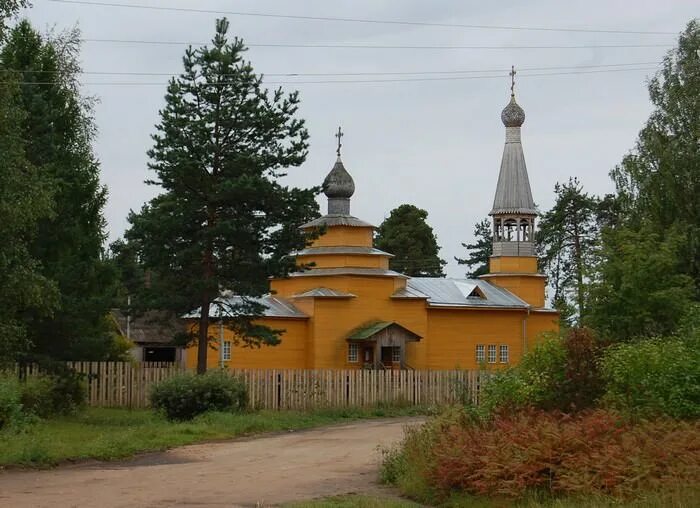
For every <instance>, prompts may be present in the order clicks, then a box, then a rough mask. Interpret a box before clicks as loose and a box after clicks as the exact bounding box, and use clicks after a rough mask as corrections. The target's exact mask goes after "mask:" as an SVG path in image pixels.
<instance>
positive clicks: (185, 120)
mask: <svg viewBox="0 0 700 508" xmlns="http://www.w3.org/2000/svg"><path fill="white" fill-rule="evenodd" d="M228 27H229V23H228V21H227V20H226V19H221V20H217V22H216V35H215V36H214V39H213V41H212V46H211V47H208V46H204V47H201V48H199V49H192V48H189V49H188V50H187V51H186V52H185V56H184V58H183V63H184V72H183V73H182V74H181V75H180V76H179V77H177V78H173V79H171V80H170V83H169V85H168V89H167V94H166V97H165V99H166V105H165V107H164V108H163V110H162V111H161V112H160V116H161V120H160V123H159V124H158V125H157V126H156V129H157V132H156V134H155V135H153V141H154V146H153V148H152V149H151V150H150V151H149V156H150V158H151V162H150V164H149V166H150V168H151V169H152V170H153V171H154V172H155V174H156V179H154V180H153V181H151V182H150V183H152V184H154V185H158V186H160V187H161V188H162V190H163V193H162V194H160V195H159V196H157V197H156V198H154V199H153V200H151V201H150V203H148V204H147V205H145V206H144V207H143V209H142V210H141V212H140V213H138V214H132V215H131V216H130V217H129V221H130V223H131V227H130V230H129V231H128V232H127V235H126V236H127V240H128V241H129V243H132V242H133V244H134V245H135V246H137V247H138V249H139V253H138V256H139V259H140V261H141V262H142V263H143V267H144V269H145V270H147V271H148V272H149V274H150V282H149V284H148V286H149V287H148V288H145V289H143V291H142V293H141V294H140V295H138V298H139V299H140V301H141V302H142V303H145V302H147V304H148V305H149V306H150V307H151V308H158V309H167V310H170V311H172V312H174V313H176V314H181V313H183V312H189V311H193V310H195V309H199V323H198V331H197V332H196V333H197V336H196V341H197V347H198V356H197V370H198V372H200V373H201V372H204V371H205V370H206V360H207V348H208V344H209V341H210V337H209V336H208V330H209V323H210V306H212V304H214V305H219V306H225V308H224V309H223V310H224V311H226V312H229V313H232V314H233V315H235V316H236V318H235V319H231V320H227V326H229V327H230V328H231V329H232V330H233V331H234V332H236V336H237V337H238V338H239V339H238V340H239V342H242V343H243V345H247V346H260V345H276V344H278V343H279V342H280V333H281V330H273V329H270V328H268V327H265V326H261V325H258V324H256V323H255V318H256V317H259V316H260V315H261V314H262V312H263V308H262V306H261V305H260V304H259V303H257V302H256V301H255V299H254V297H256V296H259V295H262V294H264V293H265V292H267V290H268V281H267V279H268V276H271V275H284V274H285V273H287V272H288V271H289V270H290V269H292V268H293V267H294V261H293V260H292V259H290V258H288V257H286V254H288V253H289V252H290V251H293V250H299V249H301V248H303V247H304V246H305V245H306V244H307V241H306V239H305V238H304V237H303V236H302V234H301V232H300V231H299V229H298V226H299V225H301V224H302V223H304V222H306V221H308V220H310V219H311V218H314V217H316V216H318V205H317V204H316V201H315V195H316V194H317V193H318V189H309V190H302V189H294V188H288V187H284V186H282V185H281V184H280V183H279V181H278V178H279V177H280V176H282V175H283V174H284V173H283V170H284V168H288V167H292V166H299V165H301V164H302V163H303V162H304V160H305V158H306V155H307V148H308V143H307V140H308V133H307V130H306V128H305V126H304V121H303V120H301V119H298V118H296V113H297V109H298V105H299V97H298V94H297V93H296V92H294V93H291V94H288V95H285V94H284V93H283V92H282V90H281V89H277V90H275V91H274V92H269V91H268V90H266V89H263V87H262V78H261V77H259V76H257V75H256V74H255V73H254V71H253V68H252V66H251V65H250V63H248V62H246V61H245V60H243V52H244V51H245V50H246V48H245V46H244V44H243V42H242V40H240V39H238V38H234V39H233V40H229V39H228V38H227V31H228ZM221 291H230V292H232V293H234V294H236V295H239V296H241V297H242V298H243V300H242V301H241V302H240V303H236V304H231V305H226V304H225V303H224V302H223V300H222V299H218V297H219V296H220V294H221ZM193 339H194V337H193Z"/></svg>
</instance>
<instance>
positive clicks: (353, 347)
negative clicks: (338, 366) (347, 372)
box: [348, 342, 360, 363]
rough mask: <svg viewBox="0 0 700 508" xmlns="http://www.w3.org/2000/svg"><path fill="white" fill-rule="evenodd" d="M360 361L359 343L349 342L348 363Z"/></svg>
mask: <svg viewBox="0 0 700 508" xmlns="http://www.w3.org/2000/svg"><path fill="white" fill-rule="evenodd" d="M359 361H360V345H359V344H354V343H352V342H351V343H349V344H348V363H357V362H359Z"/></svg>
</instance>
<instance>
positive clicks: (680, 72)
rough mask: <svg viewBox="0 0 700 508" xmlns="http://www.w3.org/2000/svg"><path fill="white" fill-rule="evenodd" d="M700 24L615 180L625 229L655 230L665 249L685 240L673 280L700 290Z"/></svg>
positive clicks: (657, 86) (669, 70) (656, 85)
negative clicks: (673, 237)
mask: <svg viewBox="0 0 700 508" xmlns="http://www.w3.org/2000/svg"><path fill="white" fill-rule="evenodd" d="M699 47H700V20H698V19H694V20H692V21H691V22H690V23H688V25H687V27H686V29H685V30H684V31H683V32H682V33H681V35H680V37H679V39H678V46H677V47H676V48H674V49H673V50H671V51H669V53H668V54H667V55H666V57H665V58H664V61H663V64H662V68H661V70H660V71H659V72H658V73H657V75H656V76H654V77H653V78H652V79H651V81H650V82H649V87H648V88H649V98H650V99H651V102H652V104H653V106H654V110H653V111H652V113H651V115H650V117H649V119H648V121H647V123H646V125H645V126H644V128H643V129H642V130H641V132H640V133H639V138H638V140H637V144H636V147H635V149H634V151H633V152H632V153H630V154H628V155H627V156H625V158H624V159H623V160H622V163H621V164H620V165H619V166H618V167H616V168H615V169H614V170H613V171H612V172H611V176H612V178H613V181H614V182H615V185H616V189H617V195H618V201H619V204H618V206H619V208H620V210H621V216H622V224H621V226H622V227H624V228H627V229H631V230H633V231H639V230H640V228H642V227H647V228H652V231H651V233H652V234H654V235H655V236H656V237H658V240H659V243H661V244H663V242H664V241H665V240H666V232H667V231H670V232H673V234H677V235H680V236H681V238H682V241H681V242H680V245H679V247H680V248H679V249H678V256H679V263H678V264H677V266H676V267H675V270H674V271H673V272H671V273H669V274H668V275H676V274H686V275H688V276H690V277H691V278H692V279H693V280H694V281H695V285H696V289H700V200H698V195H700V144H698V132H700V101H699V100H698V97H700V59H698V56H697V53H696V52H697V49H698V48H699Z"/></svg>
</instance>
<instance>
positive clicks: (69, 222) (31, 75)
mask: <svg viewBox="0 0 700 508" xmlns="http://www.w3.org/2000/svg"><path fill="white" fill-rule="evenodd" d="M79 45H80V38H79V33H78V32H77V31H73V32H69V33H67V34H65V35H63V36H60V37H58V38H54V39H49V38H46V37H43V36H41V35H40V34H39V33H38V32H37V31H36V30H34V29H33V28H32V26H31V25H30V23H29V22H28V21H21V22H20V23H18V24H17V25H16V26H15V27H14V28H13V29H12V30H11V31H10V33H9V36H8V38H7V42H6V44H5V45H4V47H3V48H2V52H1V53H0V62H1V63H2V66H3V67H5V68H7V69H12V70H13V72H14V73H15V74H16V75H17V76H18V79H19V80H20V81H21V82H22V84H21V89H20V95H19V100H20V104H21V107H22V109H23V110H24V112H25V114H24V116H23V118H22V120H21V122H20V123H19V124H18V127H19V129H20V131H21V134H22V137H23V139H25V140H26V142H25V147H24V148H25V157H26V158H27V160H28V161H29V162H30V163H31V164H32V165H33V166H35V167H36V168H38V169H39V170H40V171H41V173H42V175H43V177H44V178H46V179H47V180H48V181H49V182H50V185H51V187H52V188H53V206H52V208H53V214H52V216H51V217H50V218H44V219H42V220H41V221H39V223H38V225H37V234H36V235H35V237H34V240H33V242H32V244H31V246H30V251H31V254H32V256H33V257H34V258H35V259H37V260H38V261H39V262H40V263H41V270H42V273H43V274H44V276H45V277H47V278H49V279H51V280H53V281H54V282H55V283H56V285H57V287H58V290H59V299H58V309H57V310H56V312H55V313H54V315H53V316H52V317H50V318H47V317H42V316H41V315H33V314H31V313H28V314H27V316H26V318H27V320H28V332H29V334H30V338H31V341H32V343H33V345H34V348H33V354H34V355H38V356H48V357H51V358H55V359H70V360H74V359H83V360H103V359H107V358H108V357H109V354H110V351H112V347H111V342H112V340H113V336H112V334H111V331H110V327H109V323H108V322H107V314H108V311H109V307H110V301H111V293H112V290H111V286H112V284H113V281H114V275H113V272H112V270H111V269H110V267H109V266H108V265H107V264H106V263H105V261H104V260H103V246H102V245H103V241H104V239H105V234H104V227H105V221H104V218H103V215H102V210H103V207H104V205H105V201H106V190H105V188H104V187H103V186H102V185H101V184H100V181H99V166H98V163H97V160H96V158H95V156H94V154H93V152H92V146H91V144H92V141H93V138H94V134H95V127H94V123H93V119H92V116H91V103H90V100H88V99H86V98H85V97H83V96H82V95H81V93H80V89H79V84H78V77H79V72H80V68H79V65H78V52H79ZM37 83H40V84H37Z"/></svg>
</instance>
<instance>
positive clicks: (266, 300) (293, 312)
mask: <svg viewBox="0 0 700 508" xmlns="http://www.w3.org/2000/svg"><path fill="white" fill-rule="evenodd" d="M218 300H220V301H221V302H223V305H218V304H216V303H212V304H211V306H210V307H209V315H210V316H211V317H212V318H214V319H217V318H219V317H232V316H233V315H234V313H233V312H232V310H231V309H232V308H233V307H234V306H235V305H240V304H242V303H244V299H243V298H242V297H241V296H239V295H232V294H227V293H225V294H224V295H222V296H221V297H219V299H218ZM246 300H247V301H251V302H255V303H261V304H263V305H264V306H265V313H264V316H265V317H281V318H307V317H308V316H307V315H306V314H304V313H303V312H301V311H300V310H299V309H297V308H296V307H295V306H294V305H292V304H291V303H289V302H287V301H285V300H283V299H282V298H276V297H274V296H272V295H264V296H261V297H259V298H246ZM183 317H184V318H185V319H191V318H198V317H199V309H196V310H193V311H192V312H190V313H188V314H185V315H184V316H183Z"/></svg>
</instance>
